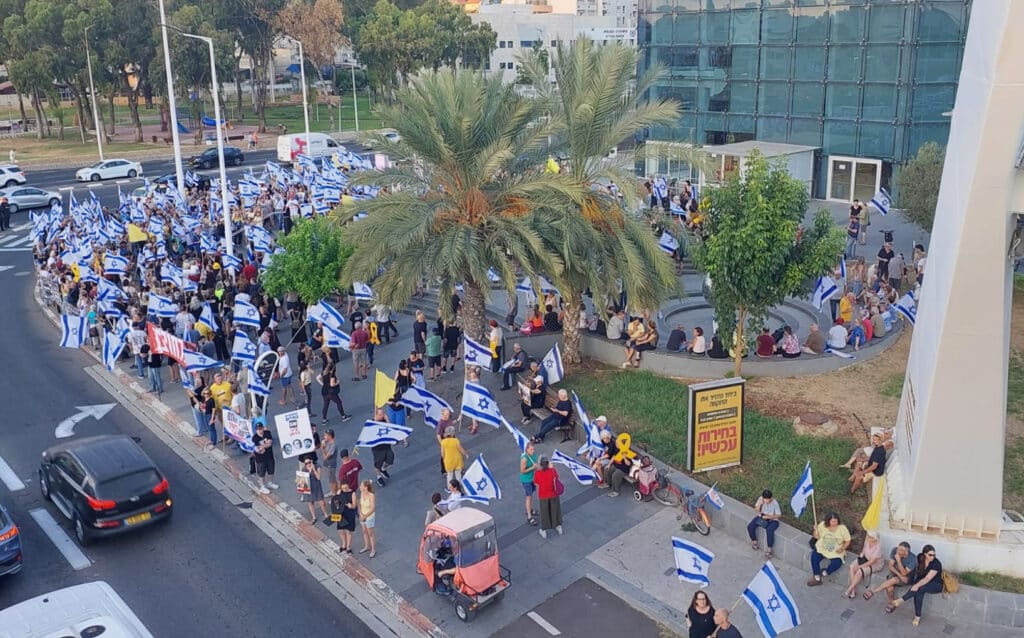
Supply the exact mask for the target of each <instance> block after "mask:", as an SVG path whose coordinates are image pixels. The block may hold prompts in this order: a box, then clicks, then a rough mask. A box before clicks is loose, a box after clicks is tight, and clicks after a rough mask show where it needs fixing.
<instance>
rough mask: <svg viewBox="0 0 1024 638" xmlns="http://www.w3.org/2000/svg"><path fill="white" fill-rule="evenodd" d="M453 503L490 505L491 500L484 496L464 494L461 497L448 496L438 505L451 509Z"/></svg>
mask: <svg viewBox="0 0 1024 638" xmlns="http://www.w3.org/2000/svg"><path fill="white" fill-rule="evenodd" d="M455 503H476V504H477V505H490V503H491V500H490V499H489V498H487V497H486V496H473V495H471V494H466V495H463V496H449V497H448V498H446V499H444V500H443V501H441V502H440V503H439V505H447V506H449V507H451V506H452V505H454V504H455Z"/></svg>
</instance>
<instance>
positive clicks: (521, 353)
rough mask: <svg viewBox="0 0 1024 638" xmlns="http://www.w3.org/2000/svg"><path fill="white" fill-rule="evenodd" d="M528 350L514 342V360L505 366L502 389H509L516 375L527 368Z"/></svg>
mask: <svg viewBox="0 0 1024 638" xmlns="http://www.w3.org/2000/svg"><path fill="white" fill-rule="evenodd" d="M527 359H528V357H527V354H526V351H525V350H523V347H522V346H521V345H519V344H518V343H513V344H512V362H511V363H510V364H509V365H508V367H507V368H505V375H504V378H503V379H502V384H501V388H499V389H501V390H508V389H510V388H511V387H512V384H513V383H515V380H516V375H517V374H519V373H520V372H522V371H523V370H525V369H526V362H527Z"/></svg>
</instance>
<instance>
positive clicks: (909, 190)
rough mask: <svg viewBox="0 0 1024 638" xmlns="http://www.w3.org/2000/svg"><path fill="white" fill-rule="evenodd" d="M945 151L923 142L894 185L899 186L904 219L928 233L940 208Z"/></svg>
mask: <svg viewBox="0 0 1024 638" xmlns="http://www.w3.org/2000/svg"><path fill="white" fill-rule="evenodd" d="M945 161H946V149H945V148H944V147H942V146H939V145H938V144H936V143H935V142H926V143H925V144H923V145H921V148H919V149H917V155H915V156H914V157H913V159H911V160H910V161H908V162H907V163H906V164H904V165H903V167H902V168H900V171H899V174H898V175H897V179H896V183H897V186H899V196H900V207H901V208H903V212H904V213H905V214H906V216H907V219H909V220H910V221H912V222H914V223H915V224H917V225H918V226H920V227H921V228H923V229H924V230H926V231H928V232H931V230H932V223H933V222H934V221H935V208H936V207H937V206H938V205H939V182H941V181H942V165H943V163H944V162H945Z"/></svg>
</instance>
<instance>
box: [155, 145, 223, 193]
mask: <svg viewBox="0 0 1024 638" xmlns="http://www.w3.org/2000/svg"><path fill="white" fill-rule="evenodd" d="M224 157H225V158H226V157H227V155H226V154H225V155H224ZM196 180H197V182H198V183H197V184H196V188H198V189H199V190H201V191H208V190H210V178H209V177H207V176H206V175H196ZM177 183H178V176H177V175H175V174H174V173H169V174H167V175H161V176H160V177H158V178H156V179H154V180H153V190H155V191H157V192H158V193H162V192H164V191H166V190H167V185H168V184H177ZM186 188H187V185H186Z"/></svg>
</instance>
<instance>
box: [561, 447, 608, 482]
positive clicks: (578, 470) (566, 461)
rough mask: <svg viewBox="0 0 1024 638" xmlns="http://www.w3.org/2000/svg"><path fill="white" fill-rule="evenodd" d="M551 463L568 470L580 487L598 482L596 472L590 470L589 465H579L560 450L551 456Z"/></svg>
mask: <svg viewBox="0 0 1024 638" xmlns="http://www.w3.org/2000/svg"><path fill="white" fill-rule="evenodd" d="M551 462H552V463H558V464H560V465H564V466H565V467H567V468H569V471H570V472H572V475H573V476H575V477H576V480H577V481H579V482H580V485H593V484H594V483H596V482H597V481H598V476H597V472H595V471H594V470H592V469H591V468H590V466H589V465H587V464H585V463H580V462H579V461H577V460H576V459H574V458H572V457H571V456H569V455H568V454H565V453H564V452H562V451H561V450H555V451H554V452H553V453H552V454H551Z"/></svg>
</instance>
